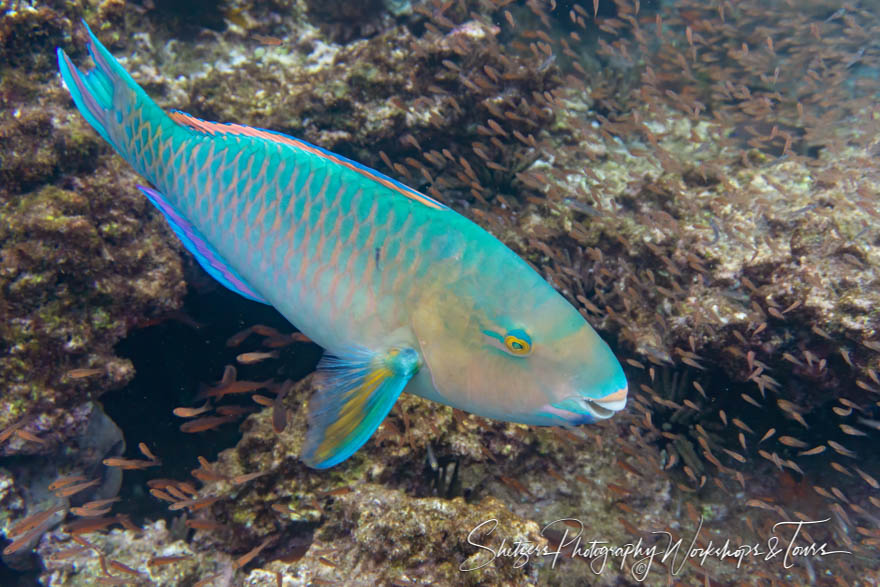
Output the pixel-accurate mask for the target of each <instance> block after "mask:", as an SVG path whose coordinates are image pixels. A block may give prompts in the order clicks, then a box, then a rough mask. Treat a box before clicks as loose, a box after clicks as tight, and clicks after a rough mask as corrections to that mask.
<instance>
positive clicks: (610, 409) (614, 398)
mask: <svg viewBox="0 0 880 587" xmlns="http://www.w3.org/2000/svg"><path fill="white" fill-rule="evenodd" d="M626 391H627V388H626V387H622V388H621V389H618V390H617V391H615V392H614V393H609V394H608V395H606V396H605V397H602V398H599V399H587V398H584V404H586V406H587V409H588V410H589V411H590V413H591V414H592V415H593V416H594V417H596V418H598V419H600V420H605V419H607V418H610V417H611V416H613V415H614V413H615V412H619V411H620V410H622V409H623V408H624V407H625V406H626Z"/></svg>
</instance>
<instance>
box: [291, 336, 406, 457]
mask: <svg viewBox="0 0 880 587" xmlns="http://www.w3.org/2000/svg"><path fill="white" fill-rule="evenodd" d="M420 364H421V359H420V357H419V354H418V353H417V352H416V351H415V350H413V349H411V348H392V349H389V350H388V351H385V352H378V353H377V352H373V351H368V350H359V351H355V352H352V353H349V354H347V355H345V356H341V357H326V358H325V359H324V360H322V361H321V364H320V365H318V369H319V372H320V382H319V384H318V391H317V392H316V393H315V395H314V396H313V397H312V399H311V401H310V402H309V431H308V434H307V435H306V444H305V448H304V450H303V460H304V461H305V463H306V464H307V465H309V466H310V467H314V468H316V469H326V468H328V467H332V466H333V465H336V464H338V463H341V462H342V461H344V460H345V459H347V458H348V457H350V456H351V455H353V454H354V453H355V451H357V449H359V448H360V447H361V446H363V444H364V443H365V442H366V441H367V440H368V439H369V438H370V436H372V435H373V433H374V432H375V431H376V428H378V427H379V424H381V423H382V420H384V419H385V416H387V415H388V412H390V411H391V407H392V406H393V405H394V402H395V401H397V398H398V396H399V395H400V393H401V392H402V391H403V388H404V387H405V386H406V384H407V382H408V381H409V380H410V379H412V377H413V375H415V374H416V372H417V371H418V370H419V366H420Z"/></svg>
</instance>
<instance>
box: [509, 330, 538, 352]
mask: <svg viewBox="0 0 880 587" xmlns="http://www.w3.org/2000/svg"><path fill="white" fill-rule="evenodd" d="M504 346H506V347H507V350H509V351H510V352H511V353H513V354H514V355H527V354H529V353H530V352H531V350H532V345H531V344H529V341H527V340H525V339H523V338H520V337H518V336H514V335H512V334H508V335H507V336H505V337H504Z"/></svg>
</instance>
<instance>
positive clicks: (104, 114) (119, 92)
mask: <svg viewBox="0 0 880 587" xmlns="http://www.w3.org/2000/svg"><path fill="white" fill-rule="evenodd" d="M83 24H84V25H85V27H86V30H87V31H88V33H89V39H90V40H89V43H88V50H89V54H90V55H91V56H92V60H93V61H94V62H95V68H94V69H92V70H91V71H88V72H85V73H84V72H83V71H81V70H80V69H78V68H77V67H76V66H75V65H74V64H73V62H72V61H71V60H70V57H68V55H67V54H66V53H65V52H64V50H62V49H61V48H59V49H58V50H57V53H58V68H59V70H60V71H61V77H62V78H63V79H64V83H65V84H66V85H67V89H68V90H69V91H70V95H71V96H72V97H73V101H74V102H75V103H76V107H77V108H78V109H79V111H80V112H81V113H82V115H83V117H85V119H86V120H87V121H88V122H89V124H91V125H92V127H94V129H95V130H96V131H97V132H98V134H100V135H101V136H102V137H104V139H105V140H106V141H107V142H108V143H110V144H111V145H113V147H114V148H115V149H116V150H117V151H118V152H119V154H120V155H122V156H123V157H125V158H126V159H127V160H128V161H129V162H130V163H132V164H133V165H134V166H135V167H136V168H139V167H141V166H140V165H137V164H136V163H137V162H135V161H133V157H132V153H131V152H130V151H131V150H132V147H133V146H134V145H133V142H132V138H133V137H135V136H137V135H138V134H139V132H140V129H141V127H142V126H143V125H145V124H149V125H151V126H152V127H153V130H155V128H157V127H158V126H160V125H166V124H167V125H173V126H177V125H176V124H175V123H174V122H173V121H172V120H171V118H169V116H168V115H167V114H166V113H165V112H164V111H163V110H162V109H161V108H160V107H159V106H158V105H157V104H156V103H155V102H153V100H152V99H151V98H150V97H149V96H148V95H147V94H146V92H144V91H143V89H141V87H140V86H139V85H138V84H137V82H135V81H134V79H132V77H131V76H130V75H129V74H128V72H127V71H125V69H124V68H123V67H122V65H121V64H120V63H119V62H118V61H117V60H116V59H115V58H114V57H113V55H111V54H110V52H109V51H108V50H107V48H106V47H104V45H102V44H101V42H100V41H99V40H98V38H97V37H96V36H95V34H94V33H93V32H92V30H91V29H90V28H89V25H88V24H87V23H86V22H85V21H83ZM135 114H137V115H135ZM138 171H141V172H142V173H143V171H144V170H143V169H138Z"/></svg>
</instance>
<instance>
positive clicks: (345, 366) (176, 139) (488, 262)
mask: <svg viewBox="0 0 880 587" xmlns="http://www.w3.org/2000/svg"><path fill="white" fill-rule="evenodd" d="M89 35H90V37H91V41H90V43H89V51H90V53H91V55H92V58H93V60H94V61H95V64H96V68H95V69H94V70H92V71H90V72H88V73H83V72H81V71H80V70H78V69H77V68H76V67H75V66H74V64H73V63H72V62H71V61H70V59H69V58H68V57H67V55H66V54H64V52H63V51H62V50H60V49H59V50H58V58H59V67H60V70H61V74H62V77H63V78H64V80H65V83H66V85H67V87H68V89H69V90H70V92H71V94H72V96H73V98H74V101H75V103H76V105H77V107H78V108H79V110H80V111H81V112H82V114H83V115H84V117H85V118H86V119H87V120H88V122H89V123H90V124H91V125H92V126H93V127H94V128H95V129H96V131H97V132H98V133H99V134H100V135H101V136H102V137H104V138H105V139H106V140H107V141H108V142H109V143H110V144H111V145H112V146H113V147H114V148H115V149H116V151H117V152H118V153H119V154H120V155H121V156H122V157H123V158H125V159H126V161H128V162H129V163H130V164H131V165H132V166H133V167H134V168H135V169H136V170H137V171H138V173H140V174H141V175H142V176H144V177H145V178H146V179H147V180H148V181H149V182H150V183H151V184H152V186H153V187H142V188H141V190H142V191H143V192H144V194H145V195H146V196H147V197H148V198H149V199H150V200H151V201H152V202H153V203H154V204H155V205H156V206H157V207H158V208H159V209H160V210H161V211H162V213H163V214H164V215H165V217H166V219H167V220H168V222H169V224H170V225H171V227H172V229H173V230H174V231H175V233H176V234H177V235H178V236H179V237H180V239H181V240H182V241H183V243H184V244H185V245H186V247H187V248H188V249H189V250H190V251H191V252H192V253H193V254H194V255H195V257H196V259H198V261H199V262H200V263H201V264H202V266H203V267H205V269H206V270H207V271H208V272H209V273H210V274H211V275H213V276H214V277H215V278H217V279H218V280H219V281H220V282H221V283H223V284H224V285H225V286H227V287H229V288H230V289H233V290H234V291H237V292H238V293H240V294H241V295H244V296H245V297H248V298H250V299H253V300H256V301H260V302H263V303H267V304H271V305H272V306H274V307H275V308H276V309H278V311H279V312H281V313H282V314H283V315H284V316H285V317H286V318H287V319H289V320H290V322H291V323H293V324H294V325H295V326H296V327H297V328H298V329H300V330H301V331H302V332H303V333H304V334H305V335H306V336H308V337H309V338H311V339H312V340H313V341H314V342H316V343H317V344H319V345H321V346H322V347H324V348H325V349H326V351H327V355H326V356H327V357H328V358H326V359H325V361H324V362H323V364H322V365H321V366H320V368H321V373H322V377H321V378H320V379H319V386H318V387H319V390H318V392H317V393H316V395H315V397H314V398H313V400H312V401H311V402H310V417H309V418H310V432H309V435H308V437H307V441H306V447H305V455H304V458H305V460H306V462H307V463H308V464H310V465H312V466H315V467H327V466H332V465H333V464H336V463H338V462H340V461H341V460H344V459H345V458H347V457H348V456H350V455H351V454H352V453H353V452H354V451H355V450H357V448H359V447H360V446H361V445H362V444H363V443H364V442H365V441H366V440H367V439H368V438H369V436H370V435H371V434H372V433H373V432H374V431H375V429H376V427H378V425H379V423H381V421H382V419H384V417H385V416H386V415H387V413H388V411H389V410H390V409H391V407H392V406H393V404H394V401H396V398H397V397H398V396H399V394H400V393H401V392H402V391H403V390H406V391H408V392H411V393H416V394H418V395H421V396H423V397H425V398H428V399H431V400H434V401H438V402H441V403H444V404H447V405H451V406H454V407H458V408H461V409H464V410H467V411H470V412H473V413H475V414H479V415H482V416H486V417H490V418H496V419H501V420H507V421H514V422H522V423H526V424H534V425H569V424H571V425H575V424H581V423H587V422H591V421H594V420H596V419H602V418H606V417H609V416H610V415H612V413H613V412H614V411H617V410H619V409H622V408H623V406H624V404H625V401H626V393H627V384H626V379H625V377H624V375H623V371H622V369H621V367H620V364H619V363H618V361H617V360H616V358H615V357H614V355H613V353H612V352H611V351H610V349H609V348H608V346H607V345H606V344H605V343H604V342H603V341H602V340H601V339H600V338H599V336H598V335H597V334H596V332H595V331H594V330H593V329H592V328H591V327H590V325H589V324H588V323H587V322H586V321H585V320H584V319H583V317H582V316H581V315H580V314H579V313H578V312H577V310H576V309H575V308H574V307H573V306H571V304H569V303H568V302H567V301H566V300H565V299H564V298H563V297H562V296H561V295H560V294H559V293H558V292H556V291H555V290H554V289H553V288H552V287H551V286H550V285H549V284H548V283H547V282H546V281H544V279H543V278H541V276H540V275H539V274H538V273H536V272H535V271H534V270H533V269H532V268H531V267H530V266H529V265H528V264H527V263H526V262H525V261H523V260H522V259H520V258H519V257H518V256H517V255H516V254H515V253H513V252H512V251H511V250H510V249H508V248H507V247H506V246H505V245H504V244H502V243H501V242H500V241H499V240H497V239H496V238H495V237H493V236H492V235H491V234H489V233H488V232H486V231H485V230H483V229H482V228H481V227H479V226H478V225H476V224H475V223H473V222H471V221H470V220H468V219H467V218H465V217H464V216H461V215H460V214H458V213H456V212H455V211H453V210H452V209H450V208H448V207H447V206H445V205H444V204H442V203H440V202H438V201H437V200H435V199H433V198H430V197H428V196H426V195H424V194H422V193H420V192H418V191H416V190H414V189H412V188H409V187H407V186H405V185H403V184H401V183H399V182H397V181H395V180H393V179H391V178H389V177H387V176H385V175H383V174H381V173H379V172H377V171H375V170H372V169H370V168H368V167H365V166H363V165H360V164H358V163H356V162H354V161H351V160H349V159H346V158H344V157H342V156H339V155H336V154H334V153H331V152H329V151H326V150H324V149H321V148H320V147H316V146H314V145H311V144H309V143H306V142H305V141H301V140H299V139H296V138H293V137H290V136H288V135H284V134H281V133H276V132H273V131H268V130H263V129H257V128H253V127H249V126H245V125H239V124H224V123H216V122H208V121H203V120H200V119H197V118H195V117H193V116H190V115H188V114H185V113H182V112H172V113H170V114H166V113H165V112H164V111H163V110H161V109H160V108H159V107H158V106H157V105H156V104H155V103H154V102H153V101H152V100H151V99H150V98H149V96H147V94H146V93H145V92H144V91H143V90H142V89H141V88H140V87H139V86H138V85H137V84H136V83H135V82H134V80H133V79H132V78H131V77H130V76H129V75H128V73H127V72H126V71H125V70H124V69H123V68H122V67H121V65H120V64H119V63H118V62H117V61H116V60H115V59H114V58H113V56H112V55H111V54H110V53H109V52H108V51H107V50H106V48H104V47H103V46H102V45H101V44H100V42H99V41H98V40H97V38H96V37H95V36H94V35H93V34H92V33H91V31H89Z"/></svg>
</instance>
